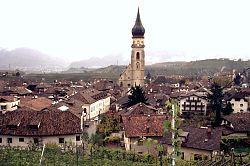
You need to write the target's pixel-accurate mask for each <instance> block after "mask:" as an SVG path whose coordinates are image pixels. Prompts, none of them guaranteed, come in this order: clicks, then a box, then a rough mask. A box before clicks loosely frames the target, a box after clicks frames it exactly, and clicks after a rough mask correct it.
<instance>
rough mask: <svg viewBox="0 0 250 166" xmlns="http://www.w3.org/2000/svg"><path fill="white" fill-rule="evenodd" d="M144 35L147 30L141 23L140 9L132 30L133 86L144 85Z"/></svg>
mask: <svg viewBox="0 0 250 166" xmlns="http://www.w3.org/2000/svg"><path fill="white" fill-rule="evenodd" d="M144 33H145V29H144V27H143V25H142V23H141V18H140V11H139V8H138V12H137V18H136V21H135V25H134V27H133V28H132V35H133V37H132V39H133V43H132V46H131V47H132V53H131V68H132V85H133V86H135V85H140V86H143V85H144V68H145V52H144V47H145V45H144Z"/></svg>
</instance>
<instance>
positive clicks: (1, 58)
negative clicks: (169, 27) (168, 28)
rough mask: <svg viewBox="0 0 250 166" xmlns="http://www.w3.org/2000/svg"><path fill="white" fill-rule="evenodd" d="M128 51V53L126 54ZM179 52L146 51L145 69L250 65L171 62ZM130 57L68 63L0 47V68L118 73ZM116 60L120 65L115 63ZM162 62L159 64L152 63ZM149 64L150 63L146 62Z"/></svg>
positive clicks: (191, 70) (192, 71) (241, 64)
mask: <svg viewBox="0 0 250 166" xmlns="http://www.w3.org/2000/svg"><path fill="white" fill-rule="evenodd" d="M126 54H127V53H126ZM176 56H178V55H175V54H170V53H167V52H148V54H147V58H146V62H148V64H147V65H146V72H150V73H152V74H153V75H159V74H164V75H165V74H167V75H168V74H184V75H197V74H198V75H200V73H207V74H213V73H216V72H220V71H222V70H228V71H230V70H232V69H239V70H242V69H243V68H247V67H250V60H248V61H243V60H240V59H239V60H237V61H236V60H230V59H225V58H224V59H223V58H221V59H207V60H197V61H191V62H185V61H174V62H166V61H168V60H169V59H172V60H173V59H175V58H174V57H176ZM129 58H130V56H127V55H123V54H112V55H107V56H104V57H91V58H89V59H86V60H81V61H76V62H72V63H71V64H69V63H67V62H66V61H64V60H63V59H60V58H55V57H53V56H50V55H48V54H45V53H42V52H40V51H37V50H34V49H29V48H17V49H14V50H6V49H1V48H0V70H8V69H10V70H15V69H19V70H22V71H24V72H61V71H64V72H65V71H66V72H68V73H82V72H93V73H110V74H111V73H113V74H118V75H119V74H120V73H121V72H122V71H123V70H124V69H125V67H126V66H127V65H128V64H129V61H130V60H129ZM118 60H119V64H118ZM155 62H161V63H155ZM149 63H150V64H149Z"/></svg>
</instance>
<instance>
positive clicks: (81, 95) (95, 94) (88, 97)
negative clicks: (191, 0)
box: [70, 88, 108, 104]
mask: <svg viewBox="0 0 250 166" xmlns="http://www.w3.org/2000/svg"><path fill="white" fill-rule="evenodd" d="M107 96H108V95H107V93H106V92H101V91H98V90H96V89H93V88H89V89H85V90H83V91H81V92H78V93H77V94H75V95H73V96H71V97H70V99H74V100H79V101H82V102H84V103H85V104H92V103H94V102H96V101H98V100H101V99H104V98H106V97H107Z"/></svg>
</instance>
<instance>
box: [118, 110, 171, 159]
mask: <svg viewBox="0 0 250 166" xmlns="http://www.w3.org/2000/svg"><path fill="white" fill-rule="evenodd" d="M166 119H167V116H166V115H140V114H137V115H132V116H123V117H122V121H123V126H124V144H125V149H126V151H131V152H135V153H139V154H142V153H150V154H153V155H158V151H157V148H156V144H154V142H155V141H157V142H158V143H162V142H161V141H162V139H163V137H162V136H163V122H164V121H165V120H166ZM147 139H148V140H149V139H150V140H151V145H149V144H147V143H146V140H147Z"/></svg>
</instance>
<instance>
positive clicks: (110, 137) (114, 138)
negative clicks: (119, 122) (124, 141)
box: [104, 136, 120, 143]
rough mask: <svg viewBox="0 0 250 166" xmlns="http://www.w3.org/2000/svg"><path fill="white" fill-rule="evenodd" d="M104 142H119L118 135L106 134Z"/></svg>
mask: <svg viewBox="0 0 250 166" xmlns="http://www.w3.org/2000/svg"><path fill="white" fill-rule="evenodd" d="M104 142H105V143H119V142H120V137H116V136H108V137H105V139H104Z"/></svg>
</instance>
